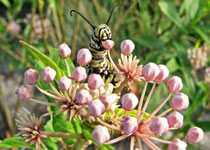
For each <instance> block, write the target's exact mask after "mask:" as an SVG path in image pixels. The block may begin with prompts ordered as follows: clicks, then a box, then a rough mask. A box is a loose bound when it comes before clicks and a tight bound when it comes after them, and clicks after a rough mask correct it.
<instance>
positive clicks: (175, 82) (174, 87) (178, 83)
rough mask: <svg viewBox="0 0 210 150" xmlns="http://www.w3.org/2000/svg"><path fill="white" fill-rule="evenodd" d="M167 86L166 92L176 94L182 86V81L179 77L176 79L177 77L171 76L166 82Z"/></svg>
mask: <svg viewBox="0 0 210 150" xmlns="http://www.w3.org/2000/svg"><path fill="white" fill-rule="evenodd" d="M167 86H168V90H169V91H170V92H171V93H177V92H179V91H180V90H181V89H182V87H183V84H182V79H181V78H180V77H177V76H173V77H171V78H170V79H169V80H168V82H167Z"/></svg>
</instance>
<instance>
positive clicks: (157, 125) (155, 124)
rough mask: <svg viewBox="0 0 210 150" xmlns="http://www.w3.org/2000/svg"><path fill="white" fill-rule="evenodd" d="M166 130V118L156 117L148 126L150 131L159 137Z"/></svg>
mask: <svg viewBox="0 0 210 150" xmlns="http://www.w3.org/2000/svg"><path fill="white" fill-rule="evenodd" d="M168 128H169V126H168V121H167V119H166V118H163V117H156V118H155V119H153V120H152V123H151V125H150V129H151V130H152V131H153V133H154V134H155V136H159V135H162V134H163V133H165V132H167V131H168Z"/></svg>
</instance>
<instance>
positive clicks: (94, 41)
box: [70, 4, 122, 87]
mask: <svg viewBox="0 0 210 150" xmlns="http://www.w3.org/2000/svg"><path fill="white" fill-rule="evenodd" d="M119 5H122V4H116V5H115V6H114V7H113V8H112V10H111V13H110V15H109V18H108V20H107V22H106V23H105V24H100V25H98V26H94V25H93V24H92V23H90V22H89V21H88V20H87V19H86V18H85V17H84V16H83V15H82V14H81V13H79V12H78V11H76V10H71V11H70V15H71V16H72V13H73V12H74V13H77V14H79V15H80V16H81V17H82V18H83V19H84V20H85V21H87V23H88V24H89V25H90V26H91V27H92V28H93V30H94V32H93V35H92V37H91V41H90V43H89V50H90V52H91V54H92V61H91V63H90V64H89V65H88V74H91V73H97V74H100V75H101V76H102V78H103V80H104V81H105V83H112V84H113V85H114V86H115V87H116V86H117V85H118V84H117V80H116V72H114V68H113V66H112V64H111V63H110V60H109V58H108V57H107V50H105V49H104V48H103V46H102V42H103V41H106V40H111V36H112V32H111V30H110V28H109V26H108V24H109V22H110V19H111V17H112V13H113V11H114V9H115V8H116V7H117V6H119Z"/></svg>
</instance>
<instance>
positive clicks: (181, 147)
mask: <svg viewBox="0 0 210 150" xmlns="http://www.w3.org/2000/svg"><path fill="white" fill-rule="evenodd" d="M186 149H187V144H186V143H185V142H183V141H181V140H180V139H174V140H173V141H172V142H171V143H170V144H169V146H168V150H186Z"/></svg>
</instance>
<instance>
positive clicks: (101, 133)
mask: <svg viewBox="0 0 210 150" xmlns="http://www.w3.org/2000/svg"><path fill="white" fill-rule="evenodd" d="M92 138H93V139H94V140H95V141H96V142H97V143H98V144H104V143H105V142H107V141H109V139H110V134H109V131H108V128H107V127H104V126H100V125H97V126H96V127H95V128H94V130H93V133H92Z"/></svg>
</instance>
